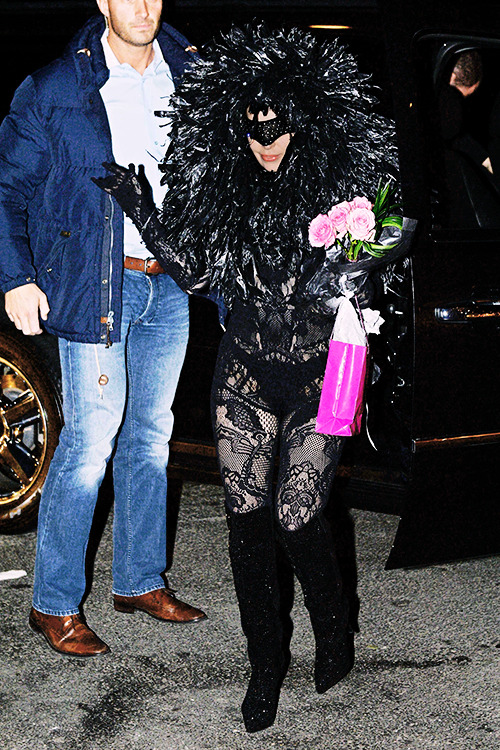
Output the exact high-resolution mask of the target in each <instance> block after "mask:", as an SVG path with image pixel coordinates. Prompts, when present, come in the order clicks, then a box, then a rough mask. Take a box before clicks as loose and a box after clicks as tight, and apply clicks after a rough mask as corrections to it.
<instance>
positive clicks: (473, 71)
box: [453, 49, 483, 88]
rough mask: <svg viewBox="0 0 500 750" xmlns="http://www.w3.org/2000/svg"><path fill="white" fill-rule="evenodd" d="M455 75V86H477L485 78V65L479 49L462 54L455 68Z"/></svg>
mask: <svg viewBox="0 0 500 750" xmlns="http://www.w3.org/2000/svg"><path fill="white" fill-rule="evenodd" d="M453 72H454V73H455V85H458V86H466V87H467V88H468V87H469V86H475V85H476V84H477V83H479V81H480V80H481V78H482V77H483V63H482V61H481V55H480V54H479V52H478V51H477V49H469V50H466V51H465V52H461V53H460V54H459V55H458V57H457V59H456V61H455V67H454V68H453Z"/></svg>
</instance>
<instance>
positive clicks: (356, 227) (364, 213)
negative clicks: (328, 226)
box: [347, 208, 375, 242]
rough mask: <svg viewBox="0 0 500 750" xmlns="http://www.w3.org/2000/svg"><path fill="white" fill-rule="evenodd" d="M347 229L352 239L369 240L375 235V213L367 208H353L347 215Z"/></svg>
mask: <svg viewBox="0 0 500 750" xmlns="http://www.w3.org/2000/svg"><path fill="white" fill-rule="evenodd" d="M347 230H348V232H349V234H350V235H351V237H352V238H353V240H366V241H367V242H370V241H371V240H373V238H374V236H375V214H374V213H373V211H370V209H369V208H353V209H352V211H351V212H350V214H349V216H348V217H347Z"/></svg>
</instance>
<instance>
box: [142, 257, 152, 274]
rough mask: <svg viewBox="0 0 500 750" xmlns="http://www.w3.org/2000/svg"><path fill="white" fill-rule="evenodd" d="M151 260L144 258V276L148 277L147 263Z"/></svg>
mask: <svg viewBox="0 0 500 750" xmlns="http://www.w3.org/2000/svg"><path fill="white" fill-rule="evenodd" d="M151 260H153V259H152V258H144V273H145V274H146V276H150V273H149V270H148V263H149V262H150V261H151Z"/></svg>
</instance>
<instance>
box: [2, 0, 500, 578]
mask: <svg viewBox="0 0 500 750" xmlns="http://www.w3.org/2000/svg"><path fill="white" fill-rule="evenodd" d="M408 5H409V6H410V7H408ZM471 5H472V4H471V3H466V4H464V8H463V9H462V8H461V7H460V3H458V2H457V1H456V0H455V2H440V3H439V4H438V3H435V2H433V3H431V2H428V1H427V0H421V1H420V2H419V3H418V4H417V3H410V4H406V3H404V4H403V3H400V2H395V0H382V1H381V2H379V3H377V2H372V1H371V0H364V1H363V0H358V2H356V1H355V0H354V1H353V2H347V0H345V1H344V2H343V1H342V0H338V1H337V2H335V1H334V0H331V1H330V2H327V1H326V0H324V1H323V2H305V1H304V2H302V3H300V2H297V3H289V2H284V0H281V1H280V0H275V1H274V2H273V1H271V2H266V3H263V2H254V3H252V4H249V3H247V2H243V1H241V2H238V1H237V0H235V1H234V2H213V1H211V2H203V0H185V1H184V2H183V1H182V0H178V2H176V3H175V4H174V7H171V8H170V9H168V8H167V12H168V19H169V21H171V22H172V23H173V25H175V26H176V27H177V28H179V29H181V30H183V31H184V32H185V33H186V35H187V36H188V37H189V38H190V40H191V41H192V42H193V43H197V44H198V45H199V46H200V47H202V45H203V43H204V42H205V41H207V40H208V39H209V38H210V37H211V36H212V35H214V34H216V33H217V31H218V30H219V29H223V28H227V27H228V26H229V24H230V23H233V22H234V23H237V24H241V23H245V22H246V21H249V20H251V19H252V18H254V17H259V18H265V19H266V20H267V22H268V23H269V24H270V25H285V26H291V25H297V26H301V27H303V28H308V27H309V28H311V29H312V30H313V33H315V34H318V35H319V36H320V37H321V38H325V39H328V38H331V37H332V36H333V35H337V34H339V35H341V37H342V38H345V41H346V42H347V43H348V44H349V46H350V47H351V49H352V50H353V51H354V53H355V55H356V57H357V58H358V60H359V65H360V68H361V69H362V70H364V71H367V72H370V73H372V76H373V80H374V82H375V84H377V85H378V86H380V100H381V105H380V106H381V109H382V111H383V112H384V113H385V114H387V115H389V116H391V117H394V119H395V121H396V126H397V132H398V140H399V158H400V172H401V185H402V192H403V202H404V207H405V214H406V215H407V216H410V217H413V218H416V219H418V221H419V225H418V232H417V237H416V241H415V244H414V248H413V252H412V260H411V262H409V263H408V262H406V263H405V262H400V264H399V266H398V267H397V272H396V275H395V277H394V280H393V282H392V284H391V287H390V289H389V290H387V292H386V293H385V294H384V295H383V297H382V298H381V299H380V300H379V305H378V306H379V307H380V309H381V310H382V315H383V317H384V318H385V320H386V323H385V324H384V326H383V328H382V335H381V336H379V337H378V340H376V341H374V342H373V362H374V368H373V369H374V373H375V376H374V381H375V382H374V383H373V384H372V386H371V387H370V389H369V393H368V409H367V418H366V420H365V429H364V432H363V434H362V435H361V436H360V437H359V438H350V439H349V440H348V441H347V443H348V444H347V447H346V450H345V452H344V455H343V459H342V465H341V466H340V468H339V472H338V478H337V480H336V487H335V494H336V496H339V497H343V498H344V500H345V501H346V502H347V503H348V504H349V505H351V506H352V507H358V508H364V509H368V510H376V511H381V512H386V513H392V514H395V515H398V516H400V517H401V521H400V524H399V528H398V532H397V535H396V538H395V540H394V545H393V548H392V550H391V553H390V555H389V558H388V561H387V564H386V567H388V568H392V567H399V566H402V565H405V566H408V565H421V564H429V563H432V562H437V561H445V560H450V559H457V558H462V557H470V556H477V555H485V554H493V553H497V552H498V551H499V546H500V545H499V543H498V532H497V529H498V528H499V524H498V520H499V511H498V502H497V499H496V498H497V497H498V489H497V484H498V482H497V475H496V469H497V464H498V463H499V461H500V451H499V444H500V403H499V395H498V393H499V382H498V372H499V364H500V363H499V358H500V357H499V352H500V346H499V328H500V273H499V270H500V269H499V266H500V262H499V258H500V192H499V186H500V159H499V166H498V170H497V171H498V174H497V173H496V170H495V168H494V166H493V172H492V171H491V164H492V160H490V162H489V163H487V165H486V166H485V165H483V164H481V163H478V162H477V161H475V160H474V159H473V158H471V156H470V154H469V153H468V152H467V150H466V149H465V150H464V149H463V148H461V147H460V146H459V145H457V144H458V143H459V141H460V138H459V139H458V141H457V140H456V139H455V140H454V139H453V138H451V139H450V138H449V137H448V135H447V133H448V131H449V127H448V126H449V125H450V116H451V115H450V113H449V111H448V110H446V108H444V107H443V96H446V93H447V90H448V88H449V80H450V72H451V70H452V69H453V62H454V60H456V58H457V56H458V55H460V54H461V52H463V51H466V50H471V49H474V50H477V51H478V52H479V55H480V57H481V60H482V66H483V79H482V82H481V84H480V86H479V88H478V89H477V91H476V92H475V93H474V96H473V97H470V98H469V97H467V98H465V97H464V101H463V102H459V111H458V113H457V111H455V112H454V115H453V116H454V117H457V118H458V124H457V127H458V130H459V131H460V133H459V134H460V136H462V135H464V134H465V135H466V136H467V138H471V139H473V140H474V142H475V143H476V144H477V145H479V147H480V148H481V149H483V150H484V151H485V152H486V153H487V154H489V153H490V150H491V152H492V153H493V151H492V150H493V149H494V148H495V139H496V138H498V141H499V142H500V77H499V76H498V73H497V71H498V70H500V24H499V17H500V11H499V10H498V9H496V8H495V7H491V6H496V5H497V4H496V3H490V2H481V1H480V0H478V2H475V3H474V4H473V7H470V6H471ZM403 6H404V7H403ZM38 8H39V9H38ZM94 9H95V4H94V2H93V0H89V2H77V1H76V0H75V2H73V1H72V0H65V3H64V4H61V3H56V2H54V3H51V2H44V3H39V5H38V6H37V3H33V2H30V3H25V2H22V0H16V2H11V3H9V2H8V3H3V5H2V8H0V22H1V23H0V38H1V42H2V44H1V45H0V47H1V48H2V52H1V54H2V55H3V56H4V57H3V58H2V63H3V66H2V67H3V70H4V71H6V70H11V68H12V66H9V65H8V61H10V60H12V59H16V61H18V62H19V65H18V67H16V70H15V75H12V77H11V78H10V79H9V80H8V81H7V82H6V81H5V79H4V82H3V84H2V86H3V89H2V91H1V93H2V96H1V99H0V109H1V111H0V115H1V116H3V115H4V114H5V113H6V111H7V108H8V104H9V102H10V99H11V97H12V93H13V90H14V88H15V87H16V86H17V85H18V84H19V83H20V81H21V80H22V78H23V77H24V76H25V75H26V74H27V73H29V72H30V71H32V70H33V69H35V68H37V67H40V66H41V65H43V64H44V63H46V62H48V61H49V60H50V59H53V58H54V57H55V56H56V55H57V54H58V53H59V52H60V51H61V50H62V47H63V46H64V43H65V42H66V41H67V40H68V39H69V37H70V35H71V33H72V32H73V31H74V30H76V29H77V28H78V27H79V26H80V25H81V23H82V22H83V21H84V20H85V18H86V17H87V16H88V15H89V13H91V12H93V11H94ZM492 29H497V30H498V31H497V33H494V32H492ZM19 45H21V46H22V49H23V54H22V55H18V54H17V52H18V46H19ZM27 51H29V52H30V54H29V55H28V54H25V52H27ZM497 128H498V132H497ZM493 161H494V160H493ZM190 304H191V337H190V343H189V347H188V353H187V357H186V362H185V365H184V369H183V373H182V376H181V381H180V384H179V389H178V393H177V397H176V402H175V407H174V408H175V412H176V422H175V429H174V437H173V439H172V442H171V458H170V466H169V492H172V493H177V494H178V493H179V490H180V488H181V486H182V481H183V480H184V479H197V480H201V481H205V482H214V483H217V482H219V476H218V471H217V465H216V460H215V451H214V446H213V441H212V431H211V426H210V419H209V414H208V400H209V390H210V381H211V377H212V371H213V366H214V362H215V357H216V352H217V346H218V341H219V339H220V335H221V330H220V327H219V324H218V321H217V314H216V309H215V307H214V306H213V305H212V304H211V303H210V302H208V301H206V300H204V299H201V298H193V299H191V300H190ZM201 363H203V366H200V365H201ZM0 378H1V387H2V394H1V400H0V413H1V420H2V425H1V426H2V430H3V433H2V435H1V437H0V530H1V531H3V532H10V531H19V530H23V529H24V528H27V526H28V525H29V524H31V523H32V522H33V520H34V518H35V517H36V510H37V505H38V498H39V493H40V489H41V487H42V485H43V482H44V479H45V476H46V472H47V467H48V464H49V462H50V459H51V456H52V453H53V450H54V447H55V445H56V443H57V436H58V432H59V429H60V426H61V411H60V387H59V375H58V361H57V346H56V342H55V341H54V339H53V338H52V337H50V336H48V335H42V336H39V337H33V338H26V337H23V336H22V334H20V333H19V332H17V331H16V330H15V329H14V328H13V327H12V326H11V325H10V323H9V322H8V320H7V319H6V318H5V316H3V317H2V319H1V330H0Z"/></svg>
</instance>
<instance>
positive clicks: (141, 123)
mask: <svg viewBox="0 0 500 750" xmlns="http://www.w3.org/2000/svg"><path fill="white" fill-rule="evenodd" d="M101 42H102V46H103V49H104V56H105V58H106V64H107V66H108V68H109V79H108V80H107V81H106V83H105V84H104V86H103V87H102V88H101V96H102V99H103V102H104V106H105V107H106V113H107V115H108V120H109V126H110V129H111V143H112V147H113V155H114V158H115V161H116V162H117V163H118V164H122V165H124V166H127V165H128V164H130V163H133V164H135V165H136V167H137V165H138V164H144V169H145V171H146V175H147V178H148V180H149V182H150V183H151V186H152V188H153V195H154V199H155V202H156V205H157V206H159V205H160V204H161V202H162V200H163V197H164V195H165V191H166V188H165V187H164V186H162V185H160V180H161V177H162V173H161V172H160V171H159V169H158V164H159V162H160V161H161V160H162V159H163V157H164V156H165V152H166V150H167V148H168V144H169V132H170V124H169V121H168V119H167V118H165V117H158V116H157V115H155V114H154V113H155V112H164V111H165V110H166V109H167V108H168V101H169V98H170V95H171V94H172V93H173V91H174V83H173V80H172V74H171V72H170V68H169V66H168V65H167V63H166V62H165V60H164V59H163V55H162V52H161V49H160V45H159V44H158V42H157V41H156V40H155V41H154V42H153V50H154V58H153V60H152V62H151V63H150V65H149V66H148V67H147V68H146V70H145V71H144V73H143V75H141V74H140V73H138V72H137V70H135V69H134V68H133V67H132V66H131V65H129V64H128V63H119V62H118V60H117V58H116V56H115V54H114V53H113V51H112V49H111V47H110V46H109V43H108V39H107V31H106V32H105V33H104V35H103V37H102V39H101ZM124 222H125V223H124V253H125V255H132V256H135V257H138V258H150V257H151V253H150V252H149V251H148V250H147V249H146V247H145V245H144V243H143V242H142V240H141V237H140V234H139V232H138V231H137V229H136V228H135V226H134V225H133V223H132V221H131V220H130V219H129V218H128V217H125V219H124Z"/></svg>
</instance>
